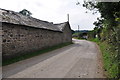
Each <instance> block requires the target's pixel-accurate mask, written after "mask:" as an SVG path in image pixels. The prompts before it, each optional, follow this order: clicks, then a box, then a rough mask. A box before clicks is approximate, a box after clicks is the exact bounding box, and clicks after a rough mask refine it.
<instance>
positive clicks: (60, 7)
mask: <svg viewBox="0 0 120 80" xmlns="http://www.w3.org/2000/svg"><path fill="white" fill-rule="evenodd" d="M78 1H79V2H80V5H78V6H77V5H76V2H78ZM82 3H83V0H1V1H0V8H3V9H8V10H13V11H16V12H18V11H20V10H22V9H27V10H29V11H30V12H31V13H32V14H33V15H32V16H33V17H35V18H37V19H40V20H45V21H49V22H53V23H62V22H66V21H67V14H68V13H69V15H70V25H71V28H72V29H74V30H77V25H80V30H92V29H93V28H94V25H93V22H94V21H96V20H97V17H99V16H100V15H99V14H96V15H92V14H91V13H85V12H86V8H83V7H82Z"/></svg>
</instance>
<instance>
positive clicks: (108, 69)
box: [90, 38, 120, 78]
mask: <svg viewBox="0 0 120 80" xmlns="http://www.w3.org/2000/svg"><path fill="white" fill-rule="evenodd" d="M90 41H93V42H96V43H97V44H98V45H99V47H100V49H101V52H102V56H103V63H104V71H105V75H106V76H107V77H108V78H118V77H119V74H120V73H119V61H118V59H117V56H118V53H116V52H115V51H113V50H111V49H110V46H112V45H110V44H108V43H107V42H105V41H104V42H101V41H99V39H97V38H96V39H91V40H90Z"/></svg>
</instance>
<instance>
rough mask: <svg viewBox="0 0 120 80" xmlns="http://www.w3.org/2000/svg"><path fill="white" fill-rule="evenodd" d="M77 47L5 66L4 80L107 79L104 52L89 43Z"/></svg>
mask: <svg viewBox="0 0 120 80" xmlns="http://www.w3.org/2000/svg"><path fill="white" fill-rule="evenodd" d="M73 42H74V44H72V45H69V46H66V47H63V48H60V49H57V50H54V51H51V52H48V53H44V54H41V55H39V56H35V57H32V58H30V59H26V60H23V61H20V62H17V63H14V64H11V65H8V66H4V67H3V78H104V75H103V69H102V61H101V53H100V51H99V48H98V46H97V45H96V44H95V43H93V42H90V41H86V40H76V39H73Z"/></svg>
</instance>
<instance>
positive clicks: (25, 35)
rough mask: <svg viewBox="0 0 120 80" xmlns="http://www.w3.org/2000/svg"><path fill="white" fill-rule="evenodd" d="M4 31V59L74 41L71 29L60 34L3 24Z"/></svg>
mask: <svg viewBox="0 0 120 80" xmlns="http://www.w3.org/2000/svg"><path fill="white" fill-rule="evenodd" d="M68 26H69V25H68ZM68 28H69V27H68ZM2 30H3V31H2V32H3V34H2V39H3V42H2V54H3V59H6V58H11V57H14V56H19V55H21V54H25V53H29V52H32V51H37V50H41V49H43V48H46V47H50V46H54V45H57V44H61V43H64V42H71V41H72V37H71V30H70V29H64V31H63V32H60V31H52V30H47V29H40V28H35V27H30V26H24V25H18V24H11V23H2ZM68 35H69V36H68Z"/></svg>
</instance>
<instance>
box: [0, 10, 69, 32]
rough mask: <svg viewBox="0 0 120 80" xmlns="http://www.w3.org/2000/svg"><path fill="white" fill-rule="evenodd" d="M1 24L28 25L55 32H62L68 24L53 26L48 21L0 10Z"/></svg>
mask: <svg viewBox="0 0 120 80" xmlns="http://www.w3.org/2000/svg"><path fill="white" fill-rule="evenodd" d="M0 22H6V23H12V24H19V25H26V26H31V27H36V28H43V29H48V30H54V31H62V29H63V28H64V27H65V25H66V23H67V22H65V23H61V24H53V23H50V22H47V21H42V20H39V19H36V18H33V17H28V16H24V15H22V14H20V13H18V12H14V11H10V10H4V9H0Z"/></svg>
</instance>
